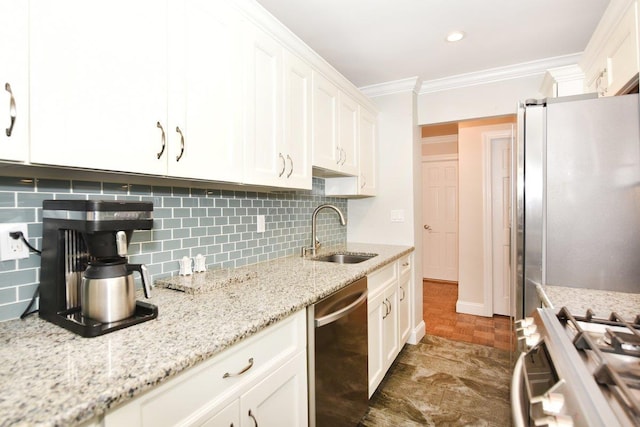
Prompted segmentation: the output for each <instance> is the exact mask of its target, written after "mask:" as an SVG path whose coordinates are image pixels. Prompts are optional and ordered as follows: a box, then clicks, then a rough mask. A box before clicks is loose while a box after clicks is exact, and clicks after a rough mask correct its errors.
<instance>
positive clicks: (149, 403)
mask: <svg viewBox="0 0 640 427" xmlns="http://www.w3.org/2000/svg"><path fill="white" fill-rule="evenodd" d="M306 360H307V355H306V316H305V314H304V311H301V312H299V313H296V314H294V315H292V316H290V317H288V318H287V319H285V320H283V321H281V322H278V323H277V324H275V325H272V326H270V327H268V328H267V329H265V330H264V331H262V332H260V333H258V334H256V335H255V336H253V337H251V338H248V339H246V340H243V341H241V342H240V343H239V344H236V345H234V346H232V347H231V348H229V349H227V350H225V351H223V352H222V353H220V354H219V355H217V356H215V357H213V358H212V359H210V360H208V361H206V362H204V363H202V364H200V365H198V366H196V367H194V368H191V369H189V370H187V371H185V372H183V373H181V374H179V375H178V376H176V377H175V378H173V379H170V380H168V381H167V382H165V383H164V384H162V385H160V386H158V387H155V388H154V389H152V390H150V391H148V392H146V393H145V394H143V395H141V396H139V397H136V398H135V399H133V400H132V401H130V402H128V403H126V404H124V405H122V406H120V407H117V408H115V409H114V410H112V411H110V412H108V413H107V414H106V415H105V417H104V425H105V426H106V427H110V426H123V425H126V426H145V427H146V426H149V427H151V426H153V427H160V426H174V425H180V426H203V425H205V426H226V427H228V426H231V425H233V426H235V427H237V426H254V425H256V424H255V423H254V419H255V422H256V423H257V425H260V426H263V427H264V426H291V427H298V426H306V425H307V369H306Z"/></svg>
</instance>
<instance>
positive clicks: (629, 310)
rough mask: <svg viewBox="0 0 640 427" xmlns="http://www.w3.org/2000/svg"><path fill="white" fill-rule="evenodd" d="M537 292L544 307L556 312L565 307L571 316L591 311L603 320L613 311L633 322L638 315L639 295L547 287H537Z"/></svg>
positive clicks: (639, 308)
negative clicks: (553, 309) (554, 309)
mask: <svg viewBox="0 0 640 427" xmlns="http://www.w3.org/2000/svg"><path fill="white" fill-rule="evenodd" d="M537 290H538V294H539V296H540V298H541V299H542V301H543V302H544V305H545V306H548V307H549V306H550V307H551V308H556V309H558V310H559V309H560V308H562V307H567V308H568V309H569V311H570V312H571V313H572V314H573V315H578V316H584V315H585V314H586V312H587V309H591V310H593V312H594V313H595V315H596V317H604V318H608V317H609V315H610V314H611V313H612V312H614V311H615V312H616V313H617V314H618V315H619V316H622V317H623V318H624V319H625V320H627V321H633V320H634V319H635V317H636V316H638V315H640V293H637V294H632V293H626V292H611V291H602V290H596V289H580V288H569V287H565V286H549V285H547V286H538V287H537ZM639 292H640V290H639ZM545 299H546V301H545Z"/></svg>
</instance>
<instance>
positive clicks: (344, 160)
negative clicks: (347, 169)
mask: <svg viewBox="0 0 640 427" xmlns="http://www.w3.org/2000/svg"><path fill="white" fill-rule="evenodd" d="M340 150H341V151H342V153H343V154H344V157H343V159H342V163H340V164H341V165H344V162H346V161H347V152H346V151H344V150H343V149H342V148H341V149H340Z"/></svg>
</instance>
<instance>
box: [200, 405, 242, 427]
mask: <svg viewBox="0 0 640 427" xmlns="http://www.w3.org/2000/svg"><path fill="white" fill-rule="evenodd" d="M202 427H240V402H239V401H238V400H234V401H233V402H231V403H230V404H228V405H227V406H225V407H224V409H222V410H220V412H218V413H217V414H215V415H214V416H213V417H211V418H209V419H208V420H206V421H205V422H204V423H202Z"/></svg>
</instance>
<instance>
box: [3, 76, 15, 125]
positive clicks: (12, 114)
mask: <svg viewBox="0 0 640 427" xmlns="http://www.w3.org/2000/svg"><path fill="white" fill-rule="evenodd" d="M4 90H6V91H7V92H9V118H10V119H11V123H9V127H8V128H6V129H5V132H6V133H7V136H11V134H12V133H13V125H15V124H16V99H15V98H14V97H13V92H12V91H11V85H10V84H9V83H5V84H4Z"/></svg>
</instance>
